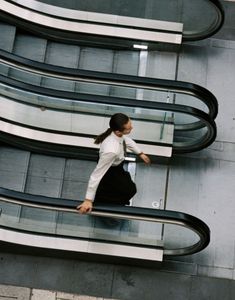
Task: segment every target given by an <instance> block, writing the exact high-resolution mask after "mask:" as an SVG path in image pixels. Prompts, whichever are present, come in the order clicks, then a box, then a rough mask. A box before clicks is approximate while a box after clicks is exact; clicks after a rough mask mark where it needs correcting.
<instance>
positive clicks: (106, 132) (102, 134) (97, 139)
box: [94, 128, 113, 144]
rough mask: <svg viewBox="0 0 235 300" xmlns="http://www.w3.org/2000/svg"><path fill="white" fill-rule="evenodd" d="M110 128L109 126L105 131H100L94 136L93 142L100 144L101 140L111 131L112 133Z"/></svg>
mask: <svg viewBox="0 0 235 300" xmlns="http://www.w3.org/2000/svg"><path fill="white" fill-rule="evenodd" d="M112 131H113V130H112V129H111V128H108V129H107V130H106V131H105V132H103V133H101V134H100V135H98V136H97V137H96V138H95V142H94V143H95V144H100V143H102V142H103V140H105V139H106V137H107V136H109V135H110V134H111V133H112Z"/></svg>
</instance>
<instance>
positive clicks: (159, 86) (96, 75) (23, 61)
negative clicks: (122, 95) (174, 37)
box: [0, 49, 218, 119]
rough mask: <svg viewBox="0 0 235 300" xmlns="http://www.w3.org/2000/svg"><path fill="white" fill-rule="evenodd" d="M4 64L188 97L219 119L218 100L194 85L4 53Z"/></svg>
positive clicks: (1, 55) (1, 57)
mask: <svg viewBox="0 0 235 300" xmlns="http://www.w3.org/2000/svg"><path fill="white" fill-rule="evenodd" d="M0 62H3V63H6V64H9V65H10V66H11V65H12V66H13V67H17V68H22V69H23V70H28V71H29V72H33V73H36V74H40V75H46V76H49V77H54V78H60V79H64V80H66V79H67V80H74V81H81V82H89V83H99V84H109V85H117V86H123V87H135V88H143V89H151V90H157V91H166V92H172V93H180V94H187V95H191V96H193V97H195V98H198V99H200V100H201V101H202V102H203V103H204V104H205V105H206V106H207V107H208V110H209V112H208V114H209V116H210V117H211V118H212V119H215V118H216V116H217V114H218V102H217V99H216V97H215V96H214V95H213V94H212V93H211V92H210V91H209V90H207V89H206V88H204V87H202V86H199V85H197V84H194V83H190V82H185V81H177V80H169V79H158V78H151V77H142V76H134V75H125V74H114V73H108V72H99V71H90V70H81V69H75V68H66V67H60V66H55V65H50V64H46V63H41V62H37V61H34V60H30V59H27V58H24V57H21V56H18V55H15V54H12V53H9V52H7V51H4V50H1V49H0Z"/></svg>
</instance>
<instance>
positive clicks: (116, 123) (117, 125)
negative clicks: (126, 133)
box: [94, 113, 129, 144]
mask: <svg viewBox="0 0 235 300" xmlns="http://www.w3.org/2000/svg"><path fill="white" fill-rule="evenodd" d="M128 121H129V117H128V116H127V115H124V114H122V113H116V114H114V115H112V117H111V119H110V121H109V128H108V129H107V130H106V131H105V132H103V133H101V134H100V135H98V136H97V137H96V138H95V142H94V143H95V144H100V143H102V142H103V140H104V139H106V137H108V136H109V135H110V134H111V133H112V131H117V130H119V131H123V129H124V125H125V124H127V122H128Z"/></svg>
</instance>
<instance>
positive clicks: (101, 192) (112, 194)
mask: <svg viewBox="0 0 235 300" xmlns="http://www.w3.org/2000/svg"><path fill="white" fill-rule="evenodd" d="M136 191H137V190H136V185H135V183H134V182H133V181H132V179H131V176H130V173H129V172H127V171H125V170H124V168H123V163H121V164H120V165H118V166H115V167H110V168H109V169H108V171H107V172H106V173H105V175H104V176H103V178H102V179H101V181H100V183H99V186H98V188H97V191H96V196H95V200H94V201H95V203H97V202H99V203H109V204H120V205H125V204H129V201H130V199H131V198H132V197H133V196H134V195H135V194H136Z"/></svg>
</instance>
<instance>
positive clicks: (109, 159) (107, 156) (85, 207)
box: [77, 152, 116, 214]
mask: <svg viewBox="0 0 235 300" xmlns="http://www.w3.org/2000/svg"><path fill="white" fill-rule="evenodd" d="M115 157H116V154H115V153H112V152H109V153H103V154H101V155H100V159H99V161H98V164H97V166H96V168H95V169H94V171H93V172H92V173H91V176H90V179H89V182H88V186H87V191H86V197H85V200H84V201H83V203H82V204H81V205H78V206H77V210H78V211H79V213H82V214H84V213H89V212H91V210H92V206H93V201H94V198H95V194H96V190H97V188H98V185H99V183H100V181H101V179H102V178H103V176H104V174H105V173H106V172H107V171H108V169H109V168H110V167H111V166H112V164H113V162H114V160H115Z"/></svg>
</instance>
